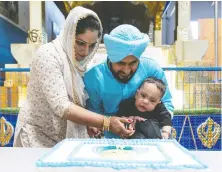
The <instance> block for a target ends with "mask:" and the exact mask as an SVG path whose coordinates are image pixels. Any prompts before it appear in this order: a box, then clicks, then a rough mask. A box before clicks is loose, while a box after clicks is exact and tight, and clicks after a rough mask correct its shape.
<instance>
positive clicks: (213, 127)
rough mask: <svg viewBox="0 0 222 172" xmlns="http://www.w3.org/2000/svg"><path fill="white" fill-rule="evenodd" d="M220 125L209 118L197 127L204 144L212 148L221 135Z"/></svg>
mask: <svg viewBox="0 0 222 172" xmlns="http://www.w3.org/2000/svg"><path fill="white" fill-rule="evenodd" d="M220 132H221V129H220V125H219V124H218V123H216V122H214V121H213V120H212V119H211V118H208V119H207V120H206V121H205V122H203V123H202V124H201V125H199V126H198V128H197V135H198V137H199V139H200V140H201V142H202V144H203V145H204V146H205V147H207V148H212V147H213V146H214V145H215V144H216V143H217V140H218V139H219V137H220Z"/></svg>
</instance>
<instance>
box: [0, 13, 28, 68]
mask: <svg viewBox="0 0 222 172" xmlns="http://www.w3.org/2000/svg"><path fill="white" fill-rule="evenodd" d="M26 38H27V33H26V32H24V31H23V30H21V29H20V28H18V27H16V26H15V25H13V24H11V23H9V22H8V21H6V20H5V19H3V18H1V17H0V64H14V63H17V61H16V60H15V59H14V57H13V56H12V54H11V48H10V44H11V43H26Z"/></svg>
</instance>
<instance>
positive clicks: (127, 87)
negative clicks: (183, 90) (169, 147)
mask: <svg viewBox="0 0 222 172" xmlns="http://www.w3.org/2000/svg"><path fill="white" fill-rule="evenodd" d="M148 77H156V78H158V79H161V80H162V81H163V82H164V83H165V84H166V85H167V82H166V77H165V74H164V72H163V70H162V68H160V66H159V65H158V64H157V62H156V61H155V60H153V59H151V58H147V57H141V58H140V59H139V65H138V68H137V70H136V72H135V73H134V75H133V77H132V78H131V79H130V80H129V81H128V82H127V83H121V82H120V81H118V80H117V79H116V78H115V77H114V76H113V74H112V72H111V71H110V69H109V67H108V64H107V61H105V62H104V63H101V64H99V65H96V66H94V67H93V68H91V69H90V70H89V71H87V72H86V73H85V76H84V82H85V86H86V91H87V92H88V95H89V99H88V100H87V102H86V107H87V109H88V110H91V111H93V112H96V113H99V114H104V115H109V116H112V115H115V113H116V112H117V111H118V108H119V104H120V102H121V101H122V100H125V99H127V98H130V97H133V96H135V94H136V90H137V89H138V88H139V86H140V85H141V84H142V83H143V81H144V80H145V79H146V78H148ZM171 100H172V96H171V94H170V92H169V89H168V88H167V90H166V92H165V94H164V96H163V98H162V102H163V103H164V105H165V106H166V108H167V109H168V111H169V112H170V113H171V114H173V113H172V112H173V109H174V107H173V105H172V101H171ZM105 137H106V138H116V137H117V136H116V135H114V134H113V133H111V132H106V133H105Z"/></svg>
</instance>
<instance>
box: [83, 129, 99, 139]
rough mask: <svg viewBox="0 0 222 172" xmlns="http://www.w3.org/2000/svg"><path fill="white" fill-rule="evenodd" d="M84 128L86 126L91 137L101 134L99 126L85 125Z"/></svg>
mask: <svg viewBox="0 0 222 172" xmlns="http://www.w3.org/2000/svg"><path fill="white" fill-rule="evenodd" d="M86 128H87V132H88V135H89V137H91V138H97V137H99V135H100V134H101V129H99V128H96V127H90V126H87V127H86Z"/></svg>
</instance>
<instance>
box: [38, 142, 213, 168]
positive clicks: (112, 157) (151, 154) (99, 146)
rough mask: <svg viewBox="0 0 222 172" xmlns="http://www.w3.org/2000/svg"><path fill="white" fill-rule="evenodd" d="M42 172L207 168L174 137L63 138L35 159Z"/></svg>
mask: <svg viewBox="0 0 222 172" xmlns="http://www.w3.org/2000/svg"><path fill="white" fill-rule="evenodd" d="M36 167H37V168H38V170H39V171H42V172H43V171H44V172H52V171H53V172H60V171H61V172H78V171H81V172H100V171H101V172H113V171H121V172H122V171H124V172H129V171H135V172H138V171H144V172H145V171H146V172H147V171H170V172H172V171H186V172H187V171H209V170H208V168H207V167H206V166H205V165H204V164H202V163H201V162H199V161H198V160H197V159H196V158H195V157H193V156H192V155H191V154H190V153H189V151H188V150H187V149H185V148H184V147H182V146H181V145H179V144H178V143H177V141H176V140H160V139H158V140H154V139H152V140H150V139H143V140H140V139H131V140H130V139H66V140H64V141H62V142H60V143H59V144H57V145H56V146H55V147H53V148H52V149H51V151H50V152H48V153H47V154H46V155H44V156H43V157H41V158H40V159H39V160H38V161H37V162H36Z"/></svg>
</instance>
